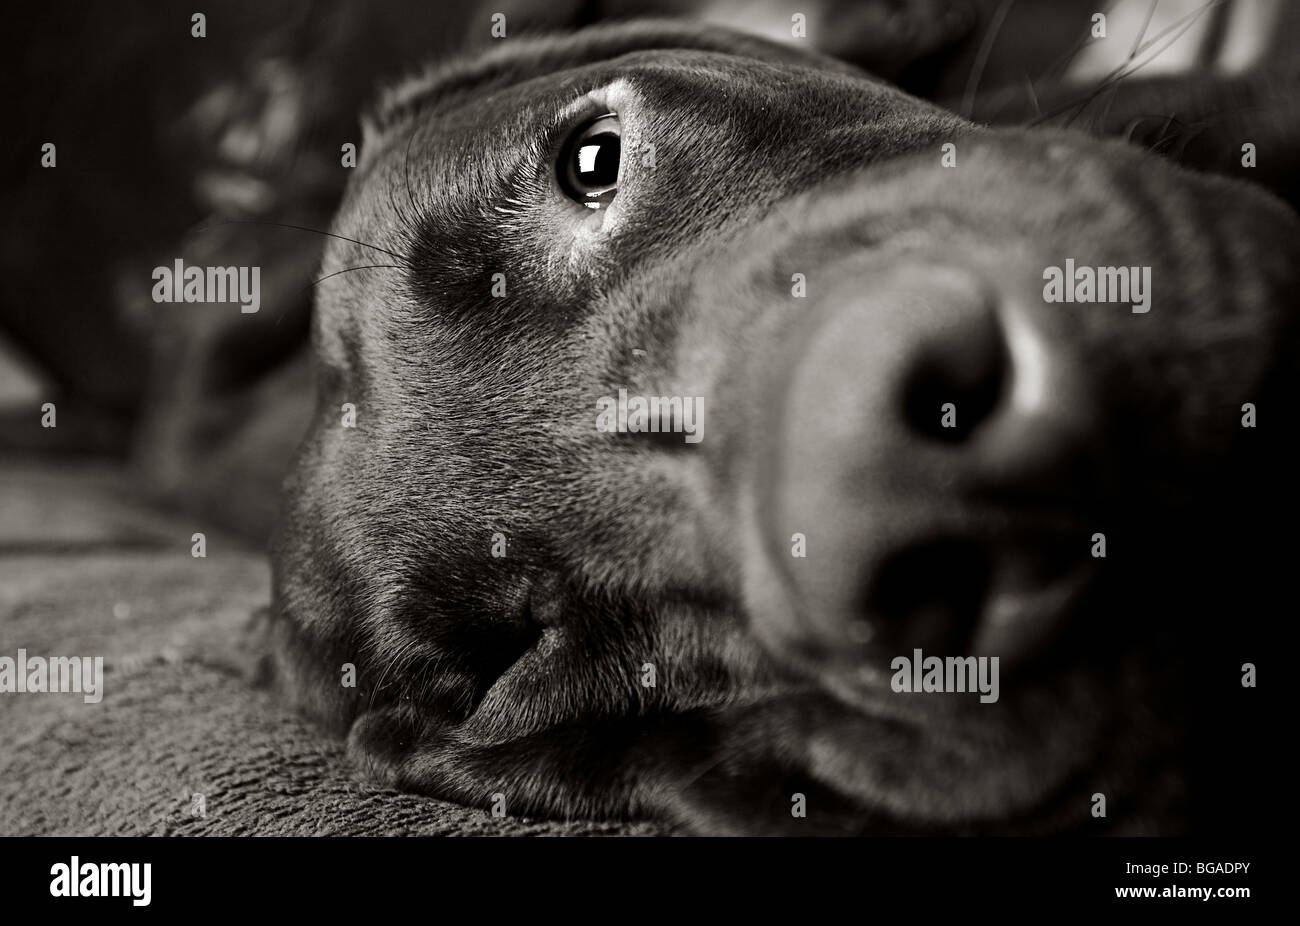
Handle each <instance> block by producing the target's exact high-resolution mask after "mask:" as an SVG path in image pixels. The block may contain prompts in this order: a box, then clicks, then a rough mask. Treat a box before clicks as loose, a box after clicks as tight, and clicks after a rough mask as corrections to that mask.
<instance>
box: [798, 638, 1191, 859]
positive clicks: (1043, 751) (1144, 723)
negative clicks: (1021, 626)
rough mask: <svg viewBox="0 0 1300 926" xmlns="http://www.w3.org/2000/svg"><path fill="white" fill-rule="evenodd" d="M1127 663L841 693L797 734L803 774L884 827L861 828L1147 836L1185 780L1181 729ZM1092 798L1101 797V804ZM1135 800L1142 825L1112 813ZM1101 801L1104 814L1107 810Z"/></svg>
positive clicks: (1163, 820) (1169, 812)
mask: <svg viewBox="0 0 1300 926" xmlns="http://www.w3.org/2000/svg"><path fill="white" fill-rule="evenodd" d="M1149 671H1150V669H1149V667H1147V668H1146V670H1144V669H1143V667H1142V666H1141V664H1140V660H1139V659H1137V658H1134V659H1132V660H1131V661H1130V662H1129V663H1128V664H1122V665H1115V666H1113V667H1112V671H1110V672H1108V673H1107V674H1106V675H1104V676H1098V675H1097V673H1096V671H1095V667H1093V669H1091V670H1087V671H1085V669H1084V668H1083V667H1082V666H1080V667H1077V668H1075V669H1073V670H1067V671H1065V672H1064V673H1063V674H1060V675H1058V676H1056V678H1054V679H1052V680H1051V681H1042V682H1035V681H1022V682H1021V683H1014V682H1013V683H1009V684H1006V685H1004V688H1003V690H1002V692H1001V696H1000V698H999V699H998V701H996V702H995V703H981V702H980V700H979V697H978V695H972V694H911V693H896V692H893V691H892V690H889V689H887V688H886V690H884V691H882V692H880V693H879V694H878V695H876V696H875V697H872V696H870V695H868V694H864V693H863V692H862V690H861V689H860V688H854V689H852V690H850V691H847V692H840V693H839V695H840V696H839V697H837V698H836V700H837V701H838V702H839V703H840V704H841V705H843V706H845V707H847V708H848V710H846V711H845V712H844V713H842V714H838V715H834V716H832V717H830V718H828V719H825V720H824V721H823V722H821V723H819V724H817V725H816V726H815V728H814V731H813V732H812V733H811V734H810V735H809V736H808V739H807V741H806V742H807V747H806V748H807V756H808V763H809V768H808V769H807V772H808V774H809V775H810V776H811V777H812V778H814V779H815V780H816V781H817V782H818V783H819V784H820V785H823V786H825V787H827V788H829V789H830V790H832V791H833V792H835V793H837V794H840V795H843V796H844V797H845V798H846V799H848V800H849V801H851V802H852V803H853V804H855V805H858V806H861V807H862V808H864V809H865V811H866V813H867V814H868V815H869V816H871V817H873V818H878V819H880V820H883V821H888V822H887V823H884V824H883V825H881V824H873V826H872V827H870V828H868V831H871V830H875V831H880V830H881V829H884V830H885V831H900V832H918V833H991V834H992V833H1005V834H1034V833H1048V832H1068V831H1078V832H1083V833H1089V832H1090V833H1097V834H1101V833H1113V832H1117V831H1118V832H1126V833H1156V832H1164V831H1166V829H1167V823H1168V821H1169V820H1172V819H1176V817H1177V811H1176V805H1177V804H1178V803H1179V802H1180V801H1182V800H1183V798H1184V795H1183V791H1184V782H1183V781H1182V779H1181V777H1180V776H1177V775H1175V774H1174V772H1173V771H1172V769H1173V766H1172V764H1171V762H1170V761H1169V757H1170V756H1172V755H1173V754H1174V753H1175V752H1176V750H1177V748H1178V737H1177V730H1176V729H1175V728H1174V727H1171V726H1170V725H1169V724H1168V723H1167V722H1166V721H1162V720H1161V719H1160V718H1159V717H1158V714H1157V712H1155V711H1152V710H1150V707H1151V697H1150V694H1151V692H1150V688H1149V683H1150V678H1149ZM1098 795H1101V796H1102V798H1104V802H1102V801H1099V799H1098ZM1139 796H1140V797H1141V801H1140V803H1141V805H1142V806H1143V807H1144V808H1147V809H1146V810H1145V811H1144V813H1143V815H1142V817H1141V818H1136V817H1133V816H1130V815H1123V814H1122V815H1120V816H1115V815H1114V814H1115V811H1116V810H1117V809H1119V810H1120V811H1121V812H1123V811H1126V810H1128V809H1130V808H1131V807H1132V806H1133V799H1134V798H1135V797H1139ZM1107 804H1109V808H1108V807H1107Z"/></svg>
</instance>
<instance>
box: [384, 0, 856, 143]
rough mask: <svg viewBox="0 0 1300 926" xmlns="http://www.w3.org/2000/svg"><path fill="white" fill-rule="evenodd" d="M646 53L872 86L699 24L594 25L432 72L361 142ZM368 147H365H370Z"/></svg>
mask: <svg viewBox="0 0 1300 926" xmlns="http://www.w3.org/2000/svg"><path fill="white" fill-rule="evenodd" d="M648 49H661V50H664V51H668V50H673V49H683V50H697V51H712V52H718V53H720V54H729V55H740V56H744V57H749V58H759V59H763V60H766V61H783V62H789V63H804V64H810V65H812V66H815V67H816V68H818V69H819V70H821V71H836V72H839V73H843V74H851V75H853V76H855V77H858V78H861V79H869V78H868V76H867V75H866V73H865V72H863V71H861V70H859V69H858V68H856V67H854V66H853V65H850V64H846V63H844V62H842V61H838V60H836V59H834V58H829V57H826V56H824V55H821V54H819V53H817V52H812V51H805V50H804V49H802V48H799V47H795V46H792V45H784V44H781V43H778V42H772V41H769V40H767V39H762V38H758V37H756V36H752V35H746V34H743V33H739V32H733V31H732V30H730V29H726V28H723V27H721V26H712V25H707V24H703V23H691V22H675V21H668V20H661V21H660V20H646V21H640V22H634V23H624V24H619V25H610V26H598V27H595V28H589V29H584V30H582V31H580V32H577V33H573V34H567V35H542V36H538V37H533V38H520V39H510V40H509V41H508V42H500V43H497V44H496V45H494V46H492V47H490V48H489V49H488V50H487V51H486V52H480V53H478V54H476V55H474V56H472V57H465V58H462V59H460V60H458V61H454V62H452V63H450V64H442V65H437V66H434V67H431V68H429V69H428V70H426V71H425V72H423V73H422V74H420V75H418V76H416V77H413V78H410V79H408V80H405V81H403V82H402V83H400V84H398V85H397V86H395V87H393V88H391V89H389V90H388V91H386V92H385V93H384V94H383V95H382V96H381V98H380V101H379V103H378V104H377V105H376V106H375V107H373V108H372V109H371V110H369V111H368V112H367V113H365V114H364V115H363V117H362V125H363V128H364V131H365V136H364V139H363V144H364V142H365V141H368V140H372V139H376V138H378V136H379V135H381V134H383V132H384V131H385V130H386V129H387V128H388V127H390V126H393V125H396V124H398V123H400V122H403V121H405V120H406V119H407V118H408V117H409V116H411V115H412V114H413V113H414V112H415V111H416V110H420V111H426V110H436V109H437V108H439V107H442V106H446V105H448V104H450V103H454V102H455V101H456V100H458V99H460V98H462V97H464V95H465V94H467V93H475V94H483V93H487V92H490V91H492V90H496V89H500V88H502V87H508V86H511V85H513V84H517V83H520V82H522V81H525V80H529V79H531V78H534V77H538V76H541V75H544V74H550V73H553V72H555V71H560V70H568V69H570V68H576V67H582V66H583V65H587V64H595V63H597V62H600V61H608V60H610V59H613V58H617V57H620V56H621V55H626V54H628V53H630V52H635V51H645V50H648ZM367 147H368V146H367Z"/></svg>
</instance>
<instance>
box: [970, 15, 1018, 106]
mask: <svg viewBox="0 0 1300 926" xmlns="http://www.w3.org/2000/svg"><path fill="white" fill-rule="evenodd" d="M1013 3H1015V0H1002V2H1001V3H1000V4H998V8H997V10H996V11H995V12H994V13H993V19H992V21H991V22H990V23H989V28H988V32H986V33H984V41H983V42H981V43H980V49H979V52H978V54H976V56H975V64H974V66H973V67H972V68H971V73H970V79H969V80H968V81H967V83H966V94H965V96H964V97H963V98H962V101H961V116H962V118H963V119H969V118H970V114H971V111H972V110H973V109H974V108H975V93H976V91H977V90H979V84H980V78H981V77H983V76H984V68H985V66H986V65H987V64H988V62H989V55H990V54H992V52H993V43H994V42H996V41H997V37H998V33H999V32H1001V31H1002V23H1003V21H1004V20H1005V19H1006V18H1007V14H1008V13H1010V12H1011V4H1013Z"/></svg>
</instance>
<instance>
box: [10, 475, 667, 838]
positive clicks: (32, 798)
mask: <svg viewBox="0 0 1300 926" xmlns="http://www.w3.org/2000/svg"><path fill="white" fill-rule="evenodd" d="M127 485H128V483H127V481H126V480H125V479H124V478H122V477H120V476H118V475H116V474H114V473H113V472H112V471H111V470H105V469H103V468H94V467H85V466H77V467H68V466H35V465H17V464H12V463H8V464H0V656H8V657H10V658H16V657H17V651H18V649H19V648H23V649H25V650H26V651H27V654H28V656H29V657H31V656H103V657H104V679H103V689H104V693H103V699H102V700H101V701H100V702H99V703H97V704H87V703H85V702H84V700H83V697H82V695H81V694H76V693H61V694H42V693H0V835H27V834H43V835H182V834H183V835H198V834H210V835H254V834H256V835H346V834H352V835H384V834H388V835H397V834H428V835H433V834H445V835H455V834H465V835H495V834H502V835H505V834H518V835H525V834H555V835H566V834H648V833H652V832H654V829H653V828H652V827H650V826H649V825H646V824H634V825H626V826H618V825H606V824H594V823H554V822H547V821H530V820H524V819H516V818H512V817H505V818H493V817H492V816H491V815H490V814H489V813H487V812H486V811H483V810H477V809H467V808H463V807H460V806H457V805H454V804H448V803H445V802H442V801H436V800H432V799H429V798H425V797H420V796H417V795H411V794H402V793H399V792H396V791H393V790H390V789H387V788H382V787H377V786H375V785H372V784H367V783H365V782H362V781H359V780H358V779H357V777H356V776H355V775H354V773H353V770H352V768H351V766H350V764H349V762H348V761H347V759H346V757H345V755H344V752H343V747H342V744H341V743H340V742H338V741H336V740H333V739H330V738H329V737H327V736H325V735H324V734H322V733H321V732H320V731H319V730H318V729H316V728H315V727H314V726H313V725H312V724H311V723H310V722H308V721H306V720H305V719H303V718H301V717H299V716H297V715H296V714H294V713H293V712H291V711H289V710H288V709H286V708H285V707H283V706H282V705H281V704H279V703H278V702H277V701H276V700H275V698H274V697H273V696H272V695H271V694H270V693H268V692H265V691H262V690H258V689H256V688H254V687H253V686H252V685H250V684H249V682H248V681H247V677H246V671H245V666H246V665H247V664H248V660H247V658H246V656H244V655H241V654H240V653H239V651H238V646H237V645H236V641H237V640H238V638H239V631H240V628H241V627H242V626H243V625H244V624H245V622H246V621H248V620H249V618H250V616H251V615H252V614H253V612H254V611H255V610H256V609H258V608H261V607H264V606H265V605H266V603H267V601H268V598H269V568H268V564H267V561H266V557H265V556H264V555H263V554H261V553H259V552H258V551H255V550H250V549H248V548H246V547H241V546H239V545H238V544H236V543H234V542H232V541H231V540H230V539H229V538H227V537H223V536H222V535H221V534H219V533H218V532H216V531H210V530H205V525H203V524H201V523H197V522H196V521H195V520H194V519H191V518H173V517H170V516H166V515H163V514H159V513H157V512H155V511H152V510H151V509H150V508H149V507H148V506H146V505H143V504H141V503H139V502H137V501H133V500H132V498H131V496H130V493H129V491H128V489H127V488H126V486H127ZM196 531H203V532H204V533H205V534H206V540H207V556H206V557H205V558H195V557H193V556H191V536H192V534H194V533H195V532H196ZM196 794H199V795H202V796H203V797H202V808H203V813H202V814H199V813H197V812H196V809H197V803H198V802H197V801H196V800H195V798H194V795H196Z"/></svg>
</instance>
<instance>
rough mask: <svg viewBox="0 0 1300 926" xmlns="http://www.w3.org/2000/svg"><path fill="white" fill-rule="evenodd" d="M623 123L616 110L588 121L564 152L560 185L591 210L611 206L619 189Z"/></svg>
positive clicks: (569, 142) (561, 156) (566, 145)
mask: <svg viewBox="0 0 1300 926" xmlns="http://www.w3.org/2000/svg"><path fill="white" fill-rule="evenodd" d="M622 133H623V126H622V123H621V122H620V121H619V118H618V116H616V115H615V114H614V113H609V114H608V115H605V116H601V117H600V118H599V119H595V120H593V121H592V122H589V123H587V124H586V125H584V126H583V127H582V128H580V129H578V131H576V132H574V133H573V137H572V138H570V139H569V141H568V142H567V143H566V144H565V146H564V150H563V152H562V153H561V154H560V163H559V164H558V165H557V166H558V171H557V173H558V175H559V180H560V188H561V189H563V190H564V193H565V195H566V196H568V197H569V198H570V199H572V200H574V201H576V202H580V203H582V204H583V205H584V206H587V207H588V208H590V209H599V208H601V207H602V206H607V205H609V202H610V200H612V199H613V198H614V194H615V193H616V192H618V167H619V159H620V157H621V156H622V139H621V136H622Z"/></svg>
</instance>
